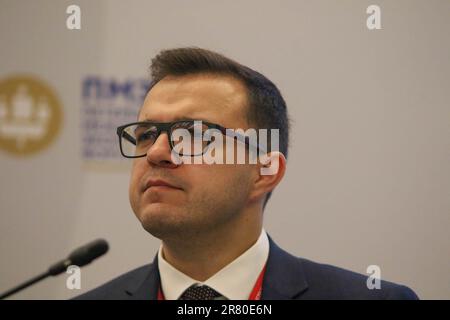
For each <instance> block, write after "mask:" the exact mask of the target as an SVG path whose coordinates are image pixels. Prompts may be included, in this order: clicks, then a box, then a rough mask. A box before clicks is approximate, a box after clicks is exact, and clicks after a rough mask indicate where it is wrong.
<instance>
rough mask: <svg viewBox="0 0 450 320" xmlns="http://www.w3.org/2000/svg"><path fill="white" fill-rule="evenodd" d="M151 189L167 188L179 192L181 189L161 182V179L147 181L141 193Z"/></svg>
mask: <svg viewBox="0 0 450 320" xmlns="http://www.w3.org/2000/svg"><path fill="white" fill-rule="evenodd" d="M151 187H169V188H173V189H179V190H181V188H178V187H177V186H175V185H173V184H171V183H169V182H167V181H164V180H161V179H148V180H147V182H146V183H145V185H144V190H143V191H144V192H145V191H146V190H147V189H149V188H151Z"/></svg>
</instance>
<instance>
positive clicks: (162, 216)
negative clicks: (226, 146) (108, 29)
mask: <svg viewBox="0 0 450 320" xmlns="http://www.w3.org/2000/svg"><path fill="white" fill-rule="evenodd" d="M246 112H247V94H246V88H245V87H244V85H243V84H242V83H241V82H240V81H238V80H236V79H234V78H232V77H226V76H216V75H189V76H182V77H166V78H164V79H163V80H161V81H160V82H158V83H157V84H156V85H155V86H154V87H153V88H152V90H151V91H150V92H149V93H148V95H147V97H146V99H145V101H144V104H143V106H142V109H141V111H140V114H139V121H145V120H148V121H153V122H171V121H176V120H180V119H186V118H188V119H198V120H204V121H208V122H212V123H216V124H219V125H221V126H224V127H226V128H232V129H236V128H243V129H247V128H249V125H248V123H247V120H246V119H247V117H246ZM224 141H225V137H224ZM253 167H254V165H248V164H212V165H208V164H181V165H179V166H177V165H175V164H174V163H173V162H172V160H171V151H170V146H169V141H168V137H167V134H166V133H162V134H161V135H160V136H159V138H158V139H157V141H156V142H155V143H154V144H153V145H152V146H151V147H150V149H149V150H148V151H147V155H146V157H142V158H137V159H135V160H134V162H133V168H132V174H131V180H130V188H129V196H130V203H131V207H132V208H133V211H134V212H135V214H136V216H137V217H138V219H139V220H140V221H141V223H142V225H143V227H144V229H145V230H147V231H148V232H149V233H151V234H153V235H154V236H155V237H158V238H160V239H167V238H171V237H179V236H188V235H193V234H198V233H200V232H205V231H206V232H208V231H211V230H212V229H214V228H217V227H219V226H222V227H223V226H226V225H231V223H230V222H232V221H233V220H234V219H236V218H237V217H239V215H240V214H241V213H242V212H243V209H244V208H245V206H246V204H247V199H248V195H249V193H250V191H251V182H250V181H251V176H252V172H255V171H254V170H253V169H254V168H253ZM252 170H253V171H252ZM149 179H150V180H152V179H153V180H163V181H164V182H166V183H169V184H171V185H173V186H175V187H177V188H167V187H150V188H146V185H147V183H148V181H149Z"/></svg>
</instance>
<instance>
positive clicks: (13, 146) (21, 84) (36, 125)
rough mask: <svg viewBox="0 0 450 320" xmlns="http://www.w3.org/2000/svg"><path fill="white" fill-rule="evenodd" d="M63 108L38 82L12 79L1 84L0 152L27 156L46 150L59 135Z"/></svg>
mask: <svg viewBox="0 0 450 320" xmlns="http://www.w3.org/2000/svg"><path fill="white" fill-rule="evenodd" d="M61 122H62V107H61V103H60V101H59V99H58V98H57V96H56V94H55V92H54V90H53V89H52V88H50V87H49V86H48V85H47V84H46V83H45V82H43V81H42V80H40V79H37V78H34V77H30V76H14V77H10V78H7V79H3V80H2V81H0V149H2V150H4V151H6V152H8V153H10V154H14V155H19V156H28V155H32V154H35V153H38V152H40V151H42V150H43V149H45V148H46V147H48V146H49V145H50V144H51V143H52V141H53V140H54V139H55V138H56V136H57V135H58V133H59V130H60V127H61Z"/></svg>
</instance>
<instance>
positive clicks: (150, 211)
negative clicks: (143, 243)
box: [138, 202, 186, 239]
mask: <svg viewBox="0 0 450 320" xmlns="http://www.w3.org/2000/svg"><path fill="white" fill-rule="evenodd" d="M138 218H139V221H140V222H141V224H142V227H143V228H144V229H145V230H146V231H147V232H148V233H150V234H151V235H153V236H155V237H156V238H159V239H163V238H165V237H168V236H171V235H173V234H174V233H177V232H180V231H181V230H182V228H183V227H184V226H185V224H186V222H185V221H184V219H183V213H182V212H181V211H180V209H179V208H177V207H175V206H173V205H169V204H166V203H160V202H158V203H152V204H148V205H146V206H145V209H143V210H141V212H140V214H139V216H138Z"/></svg>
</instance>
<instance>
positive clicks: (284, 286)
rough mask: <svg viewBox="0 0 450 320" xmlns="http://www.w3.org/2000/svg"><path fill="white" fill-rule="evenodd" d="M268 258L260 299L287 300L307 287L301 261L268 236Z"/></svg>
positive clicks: (293, 297)
mask: <svg viewBox="0 0 450 320" xmlns="http://www.w3.org/2000/svg"><path fill="white" fill-rule="evenodd" d="M269 244H270V249H269V250H270V251H269V258H268V260H267V265H266V273H265V275H264V281H263V288H262V296H261V299H262V300H287V299H295V298H296V297H298V296H300V295H301V294H302V293H303V292H304V291H305V290H306V289H307V288H308V283H307V282H306V276H305V273H304V271H303V267H302V263H301V261H300V259H299V258H296V257H294V256H292V255H290V254H289V253H287V252H286V251H284V250H282V249H281V248H279V247H278V246H277V245H276V244H275V242H273V240H272V238H271V237H270V236H269Z"/></svg>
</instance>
